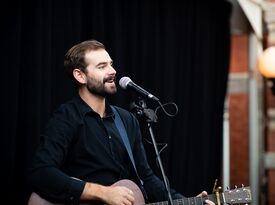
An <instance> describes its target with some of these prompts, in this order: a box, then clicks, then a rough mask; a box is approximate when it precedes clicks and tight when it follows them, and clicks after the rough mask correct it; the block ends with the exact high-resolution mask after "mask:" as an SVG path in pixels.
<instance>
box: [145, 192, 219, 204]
mask: <svg viewBox="0 0 275 205" xmlns="http://www.w3.org/2000/svg"><path fill="white" fill-rule="evenodd" d="M218 197H219V200H220V203H221V204H223V203H224V200H223V199H222V198H221V194H219V196H218ZM206 199H209V200H211V201H213V202H214V203H215V204H218V202H217V197H216V195H214V194H210V195H207V196H201V197H189V198H182V199H175V200H173V205H203V204H204V201H205V200H206ZM168 204H169V203H168V201H162V202H155V203H150V204H147V205H168Z"/></svg>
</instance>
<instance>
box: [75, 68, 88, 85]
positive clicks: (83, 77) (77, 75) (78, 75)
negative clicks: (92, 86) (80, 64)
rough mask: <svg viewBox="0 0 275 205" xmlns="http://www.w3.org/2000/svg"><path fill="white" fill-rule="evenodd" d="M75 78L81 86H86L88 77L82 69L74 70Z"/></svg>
mask: <svg viewBox="0 0 275 205" xmlns="http://www.w3.org/2000/svg"><path fill="white" fill-rule="evenodd" d="M73 76H74V78H75V79H76V80H77V81H78V82H79V83H80V84H85V83H86V75H85V73H84V72H82V71H81V70H80V69H78V68H75V69H74V70H73Z"/></svg>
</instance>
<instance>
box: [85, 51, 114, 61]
mask: <svg viewBox="0 0 275 205" xmlns="http://www.w3.org/2000/svg"><path fill="white" fill-rule="evenodd" d="M85 60H86V63H87V64H88V65H90V64H92V65H97V64H99V63H103V62H110V61H111V60H112V59H111V57H110V55H109V54H108V52H107V51H106V50H104V49H98V50H91V51H88V52H87V53H86V54H85Z"/></svg>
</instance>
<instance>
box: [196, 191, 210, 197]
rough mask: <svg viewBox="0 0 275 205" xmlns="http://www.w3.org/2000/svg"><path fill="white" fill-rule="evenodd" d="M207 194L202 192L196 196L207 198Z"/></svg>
mask: <svg viewBox="0 0 275 205" xmlns="http://www.w3.org/2000/svg"><path fill="white" fill-rule="evenodd" d="M207 195H208V194H207V192H206V191H202V192H201V193H200V194H198V195H197V196H207Z"/></svg>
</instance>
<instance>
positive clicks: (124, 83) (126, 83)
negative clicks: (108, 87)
mask: <svg viewBox="0 0 275 205" xmlns="http://www.w3.org/2000/svg"><path fill="white" fill-rule="evenodd" d="M119 85H120V87H121V88H123V89H127V88H130V89H132V90H134V91H136V92H138V93H139V94H141V95H143V96H145V97H147V98H149V99H152V100H155V101H159V99H158V98H157V97H156V96H154V95H152V94H151V93H149V92H148V91H146V90H144V89H143V88H142V87H140V86H138V85H137V84H135V83H134V82H133V81H132V80H131V79H130V78H129V77H122V78H121V79H120V80H119Z"/></svg>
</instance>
